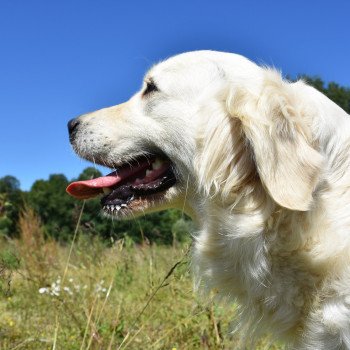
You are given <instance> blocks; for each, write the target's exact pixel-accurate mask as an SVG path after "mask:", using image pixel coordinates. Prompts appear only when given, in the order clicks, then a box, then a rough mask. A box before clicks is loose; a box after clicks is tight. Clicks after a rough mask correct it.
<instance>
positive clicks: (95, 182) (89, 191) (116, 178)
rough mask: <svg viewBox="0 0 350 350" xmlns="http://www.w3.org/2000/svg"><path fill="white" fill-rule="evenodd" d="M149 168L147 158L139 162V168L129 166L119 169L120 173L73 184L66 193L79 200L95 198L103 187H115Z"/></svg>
mask: <svg viewBox="0 0 350 350" xmlns="http://www.w3.org/2000/svg"><path fill="white" fill-rule="evenodd" d="M149 166H150V161H149V160H148V159H147V158H145V160H142V161H139V162H138V163H137V166H136V165H135V166H132V167H130V166H129V165H125V166H123V167H121V168H120V169H118V171H114V172H113V173H110V174H108V175H106V176H101V177H98V178H96V179H91V180H85V181H75V182H72V183H71V184H69V185H68V187H67V188H66V192H67V193H68V194H70V195H71V196H73V197H75V198H77V199H88V198H93V197H96V196H97V195H99V194H101V193H103V190H102V189H103V187H112V186H115V185H117V184H118V183H119V182H121V181H122V180H125V179H127V178H128V177H130V176H133V175H135V174H137V173H139V172H141V171H143V170H145V169H147V168H148V167H149Z"/></svg>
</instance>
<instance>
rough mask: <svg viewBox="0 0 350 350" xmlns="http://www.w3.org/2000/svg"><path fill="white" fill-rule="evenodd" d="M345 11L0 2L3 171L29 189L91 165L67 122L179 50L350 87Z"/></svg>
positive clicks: (179, 2) (218, 4)
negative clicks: (235, 56) (232, 57)
mask: <svg viewBox="0 0 350 350" xmlns="http://www.w3.org/2000/svg"><path fill="white" fill-rule="evenodd" d="M349 13H350V1H348V0H343V1H337V0H334V1H321V0H318V1H313V0H309V1H306V0H303V1H300V0H294V1H288V0H285V1H281V0H280V1H264V0H260V1H257V0H256V1H251V0H245V1H243V0H238V1H234V0H231V1H229V0H225V1H220V0H217V1H206V0H201V1H199V0H194V1H191V0H187V1H184V0H176V1H166V0H162V1H158V0H156V1H152V0H149V1H133V0H129V1H117V0H114V1H111V0H101V1H97V0H95V1H91V0H59V1H58V0H56V1H54V0H52V1H47V0H45V1H39V0H31V1H23V0H22V1H19V0H1V1H0V48H1V54H0V125H1V147H0V177H1V176H4V175H7V174H11V175H14V176H16V177H17V178H18V179H19V180H20V182H21V187H22V189H25V190H27V189H29V188H30V186H31V185H32V183H33V182H34V181H35V180H36V179H41V178H43V179H46V178H47V177H48V175H49V174H52V173H64V174H65V175H66V176H67V177H68V178H72V177H75V176H77V175H78V174H79V173H80V172H81V170H82V169H83V168H84V167H86V166H87V165H89V163H87V162H84V161H82V160H80V159H79V158H78V157H77V156H75V155H74V154H73V151H72V150H71V148H70V145H69V142H68V137H67V130H66V123H67V121H68V120H69V119H71V118H73V117H75V116H78V115H80V114H83V113H86V112H89V111H92V110H96V109H99V108H102V107H106V106H110V105H114V104H117V103H120V102H122V101H124V100H126V99H127V98H128V97H129V96H130V95H131V94H133V93H134V92H135V91H136V90H137V89H138V88H139V87H140V85H141V81H142V77H143V74H144V72H145V71H146V70H147V69H148V68H149V67H150V66H151V65H152V63H154V62H157V61H159V60H161V59H164V58H167V57H169V56H171V55H173V54H176V53H179V52H183V51H189V50H197V49H213V50H222V51H231V52H236V53H240V54H243V55H245V56H247V57H249V58H250V59H252V60H255V61H257V62H260V63H266V64H270V65H274V66H276V67H278V68H280V69H282V71H283V73H285V74H290V75H292V76H295V75H297V74H299V73H305V74H309V75H319V76H321V77H322V78H323V79H324V80H325V81H336V82H338V83H340V84H341V85H344V86H348V87H350V45H349V42H350V38H349V35H350V20H349ZM107 171H108V170H104V172H107Z"/></svg>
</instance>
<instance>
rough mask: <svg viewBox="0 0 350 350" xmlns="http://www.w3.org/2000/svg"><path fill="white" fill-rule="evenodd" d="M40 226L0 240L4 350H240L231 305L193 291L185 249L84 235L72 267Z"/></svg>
mask: <svg viewBox="0 0 350 350" xmlns="http://www.w3.org/2000/svg"><path fill="white" fill-rule="evenodd" d="M27 219H28V218H27ZM32 219H33V218H31V219H30V220H32ZM38 225H39V224H38V223H37V224H35V223H34V224H32V225H31V226H30V225H29V226H28V225H27V227H26V226H25V225H23V222H22V226H23V227H22V238H21V239H20V240H16V241H15V240H13V241H6V242H5V241H3V242H1V243H2V244H1V248H0V259H1V260H0V261H1V266H2V269H0V271H1V281H2V284H1V285H0V286H1V294H0V349H33V350H34V349H35V350H37V349H69V350H74V349H77V350H79V349H103V350H104V349H154V350H156V349H169V350H171V349H235V348H237V339H236V338H235V337H234V336H233V335H232V334H230V324H231V321H232V320H233V319H234V318H235V308H234V306H232V307H228V306H224V307H223V306H219V305H215V304H213V303H212V301H211V300H210V298H206V299H201V298H199V297H198V295H196V294H195V293H193V288H192V278H191V275H190V273H189V266H188V257H187V255H186V252H187V251H188V246H186V245H181V246H177V247H171V246H156V245H152V246H150V245H144V246H136V245H134V244H133V243H132V242H131V241H130V240H128V239H127V240H121V241H117V242H114V243H113V244H112V245H110V246H109V247H107V246H106V245H105V244H104V243H103V242H101V241H100V240H99V239H97V238H91V237H87V236H81V237H79V236H78V238H77V240H76V242H75V243H74V245H73V249H72V254H71V257H70V259H69V262H68V264H67V261H68V256H69V251H70V247H69V246H68V247H62V246H60V245H59V244H58V243H55V242H52V241H45V240H43V239H42V236H41V234H35V232H37V231H38V230H39V226H38ZM23 232H24V233H23ZM41 288H43V289H41ZM39 290H40V291H41V293H40V292H39ZM259 349H260V348H259ZM271 349H278V347H271Z"/></svg>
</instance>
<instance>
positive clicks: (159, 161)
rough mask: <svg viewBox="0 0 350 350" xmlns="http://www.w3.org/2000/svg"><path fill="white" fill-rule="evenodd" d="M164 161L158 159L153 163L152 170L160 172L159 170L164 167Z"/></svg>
mask: <svg viewBox="0 0 350 350" xmlns="http://www.w3.org/2000/svg"><path fill="white" fill-rule="evenodd" d="M162 163H163V162H162V161H161V160H160V159H159V158H157V159H156V160H155V161H154V162H153V163H152V169H153V170H158V169H160V168H161V166H162Z"/></svg>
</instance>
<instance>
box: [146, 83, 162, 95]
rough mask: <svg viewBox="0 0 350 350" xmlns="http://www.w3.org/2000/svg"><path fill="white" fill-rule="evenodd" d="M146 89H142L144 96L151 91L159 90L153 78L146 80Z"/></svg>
mask: <svg viewBox="0 0 350 350" xmlns="http://www.w3.org/2000/svg"><path fill="white" fill-rule="evenodd" d="M146 84H147V85H146V89H145V90H144V92H143V94H142V95H143V96H146V95H149V94H151V93H152V92H156V91H159V89H158V87H157V85H156V84H155V83H154V81H153V80H150V81H148V82H146Z"/></svg>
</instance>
